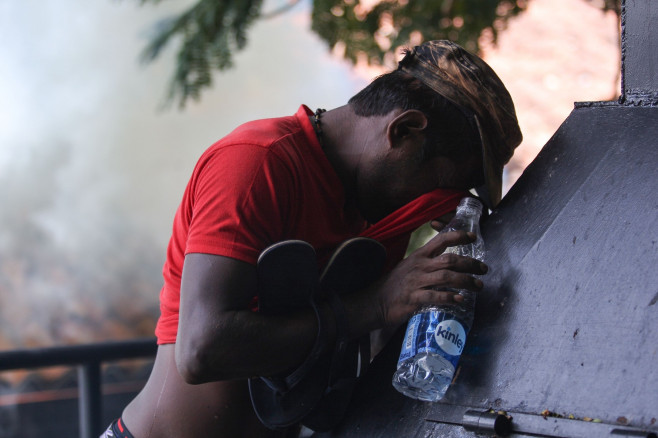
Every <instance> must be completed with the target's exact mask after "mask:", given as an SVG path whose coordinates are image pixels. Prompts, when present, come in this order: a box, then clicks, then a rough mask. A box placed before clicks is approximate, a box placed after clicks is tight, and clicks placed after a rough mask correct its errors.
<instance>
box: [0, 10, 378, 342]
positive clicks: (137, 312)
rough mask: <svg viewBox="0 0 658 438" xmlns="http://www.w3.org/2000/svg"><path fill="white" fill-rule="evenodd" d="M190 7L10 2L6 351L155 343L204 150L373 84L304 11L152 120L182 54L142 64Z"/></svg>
mask: <svg viewBox="0 0 658 438" xmlns="http://www.w3.org/2000/svg"><path fill="white" fill-rule="evenodd" d="M183 6H184V5H182V6H181V4H180V3H179V2H174V3H167V2H163V3H161V4H160V5H158V6H157V7H152V6H144V7H139V6H137V5H136V4H135V2H113V1H110V0H105V1H101V2H91V3H90V2H78V1H74V0H24V1H21V2H0V59H2V60H3V62H2V63H0V225H1V226H0V349H3V350H6V349H12V348H24V347H32V346H48V345H57V344H69V343H83V342H89V341H99V340H107V339H119V338H130V337H135V336H151V335H152V334H153V328H154V325H155V321H156V319H157V317H158V315H159V310H158V292H159V289H160V287H161V284H162V279H161V268H162V263H163V262H164V255H165V249H166V245H167V242H168V238H169V233H170V230H171V223H172V219H173V215H174V212H175V209H176V207H177V205H178V203H179V201H180V198H181V195H182V192H183V190H184V187H185V184H186V182H187V178H188V177H189V175H190V173H191V171H192V168H193V166H194V164H195V162H196V160H197V158H198V156H199V155H200V154H201V153H202V151H203V150H204V149H205V148H207V147H208V146H209V145H210V144H212V143H213V142H214V141H216V140H217V139H219V138H220V137H222V136H223V135H225V134H227V133H228V132H229V131H230V130H231V129H233V128H234V127H235V126H237V125H238V124H239V123H242V122H245V121H247V120H251V119H255V118H261V117H272V116H279V115H288V114H293V113H294V112H295V111H296V110H297V107H298V106H299V105H300V104H301V103H306V104H308V105H309V106H311V107H316V106H322V107H326V108H331V107H334V106H338V105H342V104H343V103H345V102H346V101H347V99H348V98H349V97H350V96H351V95H352V94H353V93H354V92H355V91H356V90H358V89H359V88H360V87H361V86H363V85H364V84H365V83H366V82H367V80H366V79H363V78H359V77H357V76H355V75H354V74H353V73H351V71H350V68H349V66H348V65H347V64H345V63H343V62H339V61H335V60H333V59H332V58H331V57H330V56H329V55H328V54H327V51H326V46H324V44H323V43H322V42H320V41H319V40H318V39H317V37H315V36H314V35H312V34H311V33H310V31H309V30H308V29H309V26H310V25H309V22H308V20H309V18H308V17H309V12H308V10H304V9H300V10H298V11H296V12H293V13H289V14H287V15H284V16H281V17H280V18H277V19H273V20H268V21H264V22H261V23H259V24H257V25H256V26H255V27H254V29H253V30H252V32H251V33H250V44H249V46H248V48H247V50H246V51H245V52H243V53H240V54H238V55H237V56H236V58H235V62H236V66H237V67H236V69H235V70H232V71H229V72H227V73H224V74H221V75H218V76H216V77H215V81H216V85H215V87H214V89H213V90H212V91H211V92H209V93H207V94H205V95H204V96H203V97H202V101H201V102H200V103H192V104H191V105H189V106H188V108H187V109H186V110H185V111H183V112H180V111H177V110H175V109H174V110H170V111H166V112H162V111H158V109H159V107H160V104H161V102H162V99H163V97H164V95H165V93H166V89H167V84H168V80H169V76H170V75H171V72H172V71H173V61H174V57H175V54H174V49H175V47H172V48H171V49H170V51H169V52H168V53H165V57H164V58H163V59H161V60H158V61H156V63H154V64H152V65H149V66H147V67H144V66H142V65H140V64H139V61H138V59H139V53H140V51H141V50H142V48H143V47H144V45H145V42H146V40H145V35H148V34H149V32H150V29H151V28H152V26H154V25H155V24H156V23H157V22H158V20H159V19H161V18H162V17H164V16H167V15H170V14H172V13H175V12H177V11H179V10H181V8H182V7H183ZM266 6H267V2H266ZM306 7H308V6H307V5H302V8H306ZM35 29H38V32H36V31H34V30H35Z"/></svg>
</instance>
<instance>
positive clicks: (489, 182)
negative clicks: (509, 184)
mask: <svg viewBox="0 0 658 438" xmlns="http://www.w3.org/2000/svg"><path fill="white" fill-rule="evenodd" d="M474 119H475V124H476V125H477V129H478V134H479V136H480V147H481V148H482V168H483V169H482V170H483V173H484V184H483V185H482V186H480V187H476V188H475V191H476V192H477V194H478V196H479V197H480V198H482V201H483V202H484V205H485V206H486V207H487V208H488V209H490V210H493V209H494V208H495V207H496V206H497V205H498V203H499V202H500V199H501V198H502V191H503V189H502V186H503V169H502V168H500V167H499V166H496V164H495V162H496V161H495V160H494V157H493V156H492V150H493V147H494V145H493V144H491V140H490V139H489V137H488V136H487V134H486V133H485V131H484V129H482V125H480V121H479V120H478V117H477V115H474Z"/></svg>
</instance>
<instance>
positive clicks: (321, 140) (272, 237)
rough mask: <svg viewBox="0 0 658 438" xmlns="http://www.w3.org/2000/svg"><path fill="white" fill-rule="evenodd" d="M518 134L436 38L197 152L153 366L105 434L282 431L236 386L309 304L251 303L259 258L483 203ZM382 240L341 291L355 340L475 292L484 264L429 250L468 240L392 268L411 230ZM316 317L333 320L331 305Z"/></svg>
mask: <svg viewBox="0 0 658 438" xmlns="http://www.w3.org/2000/svg"><path fill="white" fill-rule="evenodd" d="M520 141H521V133H520V131H519V128H518V125H517V121H516V116H515V113H514V107H513V104H512V101H511V98H510V97H509V94H508V93H507V91H506V90H505V88H504V86H503V84H502V83H501V82H500V80H499V79H498V78H497V76H496V75H495V74H494V73H493V71H492V70H491V69H490V68H489V67H488V66H487V65H486V64H484V62H483V61H482V60H480V59H479V58H477V57H475V56H473V55H471V54H469V53H467V52H465V51H464V50H463V49H462V48H460V47H459V46H457V45H455V44H452V43H450V42H447V41H433V42H428V43H425V44H423V45H421V46H418V47H416V48H414V50H413V51H409V52H408V53H407V54H406V56H405V58H404V59H403V60H402V61H401V62H400V65H399V68H398V69H397V70H396V71H394V72H391V73H389V74H387V75H384V76H382V77H380V78H378V79H376V80H375V81H373V83H372V84H370V85H369V86H368V87H366V88H365V89H364V90H362V91H361V92H360V93H359V94H357V95H356V96H354V97H353V98H352V99H350V101H349V103H348V104H347V105H345V106H342V107H339V108H336V109H333V110H330V111H326V112H324V111H323V110H318V111H317V112H316V113H315V114H313V113H312V112H311V111H310V110H308V108H306V107H304V106H302V107H301V108H300V109H299V111H298V112H297V114H295V115H294V116H291V117H283V118H278V119H269V120H260V121H255V122H250V123H247V124H245V125H242V126H241V127H239V128H237V129H236V130H235V131H233V132H232V133H231V134H229V135H228V136H227V137H225V138H224V139H222V140H220V141H218V142H217V143H216V144H215V145H213V146H212V147H211V148H209V149H208V150H207V151H206V152H205V153H204V154H203V156H202V157H201V158H200V160H199V162H198V164H197V166H196V168H195V170H194V173H193V175H192V178H191V180H190V182H189V184H188V186H187V189H186V191H185V194H184V197H183V201H182V203H181V205H180V207H179V210H178V212H177V214H176V217H175V220H174V231H173V235H172V238H171V241H170V244H169V249H168V252H167V261H166V263H165V266H164V270H163V273H164V278H165V284H164V287H163V289H162V291H161V296H160V300H161V310H162V316H161V318H160V320H159V322H158V326H157V328H156V334H157V336H158V344H159V348H158V353H157V357H156V360H155V364H154V368H153V371H152V375H151V377H150V378H149V381H148V382H147V384H146V386H145V388H144V389H143V390H142V392H141V393H140V394H139V395H138V396H137V397H136V398H135V399H134V400H133V401H132V402H131V403H130V404H129V405H128V406H127V407H126V409H125V410H124V412H123V415H122V418H121V419H120V420H118V421H117V422H115V423H114V424H113V425H112V426H111V428H112V429H113V431H114V436H134V437H135V438H146V437H151V438H156V437H157V438H160V437H176V438H184V437H206V436H209V437H210V436H212V437H240V436H244V437H259V436H285V433H286V431H271V430H268V429H266V428H265V427H264V426H262V425H261V424H260V423H259V422H258V420H257V419H256V416H255V414H254V411H253V409H252V407H251V403H250V399H249V394H248V391H247V384H246V379H247V378H250V377H254V376H271V375H276V374H279V373H282V372H285V371H286V370H289V369H291V368H294V367H295V366H297V365H299V364H300V363H302V362H303V361H304V359H305V358H306V356H307V355H308V353H309V351H310V350H311V348H312V346H313V345H314V342H315V336H316V332H317V324H318V323H317V321H316V316H315V315H314V314H313V312H311V311H310V310H309V311H298V312H292V313H290V314H286V315H285V316H265V315H263V314H260V313H259V312H257V311H255V309H254V307H255V306H256V305H255V304H254V302H255V301H254V300H255V299H257V296H258V290H257V281H256V267H255V264H256V260H257V257H258V255H259V253H260V252H261V251H262V250H263V249H265V248H266V247H268V246H269V245H271V244H273V243H276V242H279V241H283V240H288V239H299V240H304V241H307V242H309V243H310V244H311V245H312V246H313V247H314V249H315V251H316V253H317V255H318V259H319V261H320V263H324V262H326V260H327V258H328V257H329V255H330V254H331V252H332V251H333V250H334V249H335V248H336V247H337V246H338V245H339V244H340V243H341V242H343V241H345V240H346V239H349V238H351V237H353V236H356V235H359V234H362V233H364V232H367V230H369V229H370V227H371V226H372V224H376V223H378V222H380V221H381V220H382V219H384V218H386V217H390V216H389V215H391V214H392V213H393V214H398V213H400V212H402V213H404V212H405V209H407V207H408V206H409V205H411V203H412V202H415V201H417V200H419V199H421V200H423V199H425V197H426V196H428V195H436V194H437V193H438V194H441V193H451V194H452V195H454V194H455V193H460V194H461V191H465V190H467V189H470V188H478V191H479V193H481V194H482V196H483V199H484V200H485V202H487V203H488V206H489V207H493V206H494V205H495V203H497V202H498V201H499V200H500V190H501V178H502V169H503V166H504V164H505V163H506V162H507V161H508V160H509V159H510V157H511V155H512V153H513V150H514V148H515V147H516V146H517V145H518V144H519V143H520ZM442 190H444V191H445V192H443V191H442ZM451 190H452V191H451ZM455 190H457V192H456V191H455ZM464 193H466V192H464ZM428 199H429V198H428ZM434 199H436V198H434ZM455 205H456V204H452V205H451V207H450V209H454V206H455ZM443 213H444V212H443ZM416 216H418V215H416ZM416 219H419V218H418V217H416ZM420 219H421V220H423V221H427V220H429V219H430V218H424V217H420ZM435 224H436V223H435ZM394 237H395V238H393V239H392V240H390V241H386V242H385V245H386V246H387V249H388V254H389V255H388V257H389V261H390V262H392V263H391V264H390V266H391V267H392V268H391V269H390V270H389V271H388V272H387V274H386V275H384V276H383V277H382V278H381V279H380V280H378V281H377V282H376V283H375V284H373V285H371V286H370V287H367V288H365V289H364V290H362V291H359V292H357V293H354V294H351V295H349V296H347V297H345V298H344V299H343V304H344V307H345V314H346V317H347V321H348V324H349V328H350V334H351V335H352V336H354V337H358V336H362V335H364V334H367V333H369V332H371V331H373V330H377V329H382V328H391V327H396V326H398V325H400V324H402V323H404V322H406V321H407V319H408V318H409V317H410V316H411V315H412V314H413V313H414V312H415V311H417V310H418V309H419V308H421V307H423V306H426V305H430V304H442V303H451V302H454V301H459V299H460V297H459V295H455V294H454V293H453V292H449V290H453V289H469V290H473V291H478V290H480V289H481V288H482V282H481V281H480V280H479V279H476V278H474V277H473V275H482V274H484V273H486V270H487V267H486V265H484V264H482V263H480V262H478V261H476V260H474V259H471V258H467V257H460V256H455V255H451V256H448V255H439V254H441V253H442V252H443V251H444V250H445V248H446V247H448V246H452V245H459V244H464V243H468V242H470V241H471V240H472V235H469V234H466V233H463V232H452V233H446V234H440V235H438V236H437V237H435V238H434V239H432V240H431V241H430V242H429V243H428V244H427V245H425V246H424V247H422V248H420V249H418V250H416V251H415V252H413V253H412V254H411V255H410V256H409V257H407V258H406V259H404V260H402V261H400V259H401V258H402V254H403V250H404V245H405V244H406V242H407V241H408V233H403V234H402V235H401V236H394ZM399 237H402V239H399ZM400 243H402V245H401V244H400ZM398 262H399V263H398ZM321 312H323V313H326V314H327V318H329V319H331V309H330V307H329V306H328V305H326V304H325V305H322V306H321ZM331 336H332V334H330V338H331ZM128 431H130V432H128ZM108 436H109V435H108Z"/></svg>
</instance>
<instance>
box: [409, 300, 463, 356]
mask: <svg viewBox="0 0 658 438" xmlns="http://www.w3.org/2000/svg"><path fill="white" fill-rule="evenodd" d="M469 329H470V327H468V326H467V325H466V324H464V323H463V322H462V321H460V320H459V319H457V317H455V316H454V315H452V314H450V313H446V312H442V311H436V310H430V311H427V312H423V313H418V314H416V315H414V316H412V317H411V319H410V320H409V323H408V325H407V332H406V333H405V336H404V340H403V341H402V350H401V351H400V359H399V360H398V367H399V366H400V365H401V364H402V362H404V361H405V360H407V359H409V358H410V357H414V356H415V355H416V354H418V353H434V354H439V355H441V356H443V357H444V358H445V359H446V360H448V361H449V362H450V363H452V365H453V366H454V367H455V368H456V367H457V362H459V357H460V356H461V354H462V351H464V345H465V344H466V335H467V334H468V331H469Z"/></svg>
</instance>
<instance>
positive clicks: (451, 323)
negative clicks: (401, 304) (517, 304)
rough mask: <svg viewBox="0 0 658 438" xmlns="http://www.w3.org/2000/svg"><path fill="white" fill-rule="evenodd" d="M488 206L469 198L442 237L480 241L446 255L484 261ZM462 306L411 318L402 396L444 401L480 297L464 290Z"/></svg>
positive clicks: (396, 381) (397, 380)
mask: <svg viewBox="0 0 658 438" xmlns="http://www.w3.org/2000/svg"><path fill="white" fill-rule="evenodd" d="M481 215H482V203H481V202H480V201H479V200H477V199H475V198H470V197H468V198H464V199H462V200H461V201H460V203H459V206H457V213H456V215H455V217H454V218H453V219H452V220H451V221H450V223H448V225H446V227H445V228H444V229H442V230H441V233H445V232H448V231H454V230H465V231H471V232H473V233H475V235H476V236H477V239H476V240H475V242H473V243H470V244H467V245H460V246H453V247H449V248H448V249H447V250H446V251H445V252H451V253H455V254H459V255H464V256H469V257H473V258H475V259H477V260H480V261H483V260H484V242H483V240H482V235H481V234H480V216H481ZM458 292H459V294H460V295H462V296H463V297H464V300H463V301H462V302H461V303H455V304H450V305H441V306H430V307H426V308H424V309H422V310H421V311H420V312H418V313H416V314H415V315H414V316H412V317H411V319H410V320H409V323H408V324H407V331H406V333H405V336H404V340H403V341H402V349H401V351H400V359H399V360H398V369H397V371H396V372H395V374H393V386H394V387H395V389H397V390H398V391H400V392H401V393H402V394H404V395H406V396H409V397H411V398H415V399H418V400H423V401H437V400H441V399H442V398H443V396H444V395H445V393H446V391H447V390H448V386H450V383H451V382H452V378H453V375H454V374H455V369H456V367H457V363H458V362H459V357H460V356H461V354H462V351H463V350H464V345H465V342H466V335H467V334H468V332H469V330H470V328H471V325H472V323H473V311H474V308H475V294H474V293H473V292H471V291H467V290H459V291H458Z"/></svg>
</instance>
